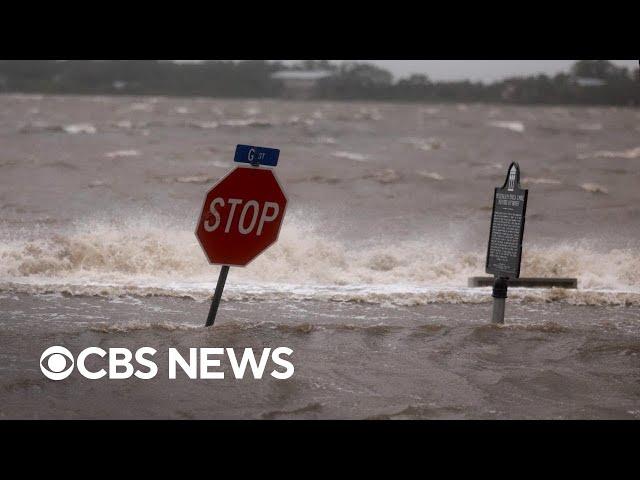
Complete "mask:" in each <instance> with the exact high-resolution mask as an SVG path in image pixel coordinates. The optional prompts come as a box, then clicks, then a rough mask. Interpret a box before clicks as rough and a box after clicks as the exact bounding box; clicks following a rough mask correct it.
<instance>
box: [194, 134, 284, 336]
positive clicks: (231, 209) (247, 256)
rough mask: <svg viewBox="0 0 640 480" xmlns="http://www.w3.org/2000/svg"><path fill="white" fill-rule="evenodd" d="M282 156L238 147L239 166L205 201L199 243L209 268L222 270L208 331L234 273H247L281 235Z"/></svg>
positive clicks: (208, 322) (208, 319)
mask: <svg viewBox="0 0 640 480" xmlns="http://www.w3.org/2000/svg"><path fill="white" fill-rule="evenodd" d="M279 153H280V151H279V150H277V149H272V148H263V147H253V146H250V145H238V146H237V148H236V155H235V158H234V161H236V162H239V163H248V164H250V166H246V167H245V166H238V167H236V168H234V169H233V170H231V171H230V172H229V173H227V174H226V175H225V176H224V177H222V178H221V179H220V180H219V181H218V182H217V183H216V184H215V185H214V186H213V187H212V188H211V190H209V192H208V193H207V195H206V196H205V200H204V204H203V206H202V211H201V213H200V217H199V219H198V225H197V227H196V237H197V238H198V241H199V242H200V245H201V246H202V249H203V250H204V253H205V255H206V256H207V259H208V260H209V263H211V264H213V265H222V269H221V270H220V276H219V277H218V284H217V285H216V291H215V293H214V295H213V300H212V301H211V308H210V309H209V315H208V317H207V322H206V326H211V325H213V322H214V321H215V318H216V313H217V311H218V306H219V304H220V298H221V297H222V291H223V289H224V284H225V282H226V279H227V274H228V273H229V267H231V266H234V267H244V266H246V265H248V264H249V263H250V262H251V261H252V260H253V259H254V258H256V257H257V256H258V255H260V254H261V253H262V252H264V251H265V250H266V249H267V248H269V247H270V246H271V245H273V244H274V243H275V242H276V241H277V239H278V234H279V232H280V226H281V225H282V219H283V218H284V213H285V209H286V206H287V198H286V196H285V194H284V192H283V191H282V188H281V187H280V184H279V183H278V180H277V178H276V176H275V175H274V173H273V170H271V169H268V168H261V165H270V166H276V165H277V162H278V156H279Z"/></svg>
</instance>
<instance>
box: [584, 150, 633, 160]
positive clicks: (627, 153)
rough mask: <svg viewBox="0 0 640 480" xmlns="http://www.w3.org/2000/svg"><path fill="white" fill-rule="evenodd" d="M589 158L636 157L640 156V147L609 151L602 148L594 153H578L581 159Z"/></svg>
mask: <svg viewBox="0 0 640 480" xmlns="http://www.w3.org/2000/svg"><path fill="white" fill-rule="evenodd" d="M587 158H624V159H629V160H632V159H636V158H640V147H635V148H629V149H627V150H620V151H609V150H600V151H597V152H593V153H581V154H579V155H578V159H579V160H584V159H587Z"/></svg>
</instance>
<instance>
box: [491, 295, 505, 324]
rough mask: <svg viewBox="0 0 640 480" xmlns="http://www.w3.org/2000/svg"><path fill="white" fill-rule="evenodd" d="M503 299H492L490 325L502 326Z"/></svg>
mask: <svg viewBox="0 0 640 480" xmlns="http://www.w3.org/2000/svg"><path fill="white" fill-rule="evenodd" d="M504 303H505V302H504V298H494V299H493V314H492V315H491V323H496V324H499V325H502V324H504Z"/></svg>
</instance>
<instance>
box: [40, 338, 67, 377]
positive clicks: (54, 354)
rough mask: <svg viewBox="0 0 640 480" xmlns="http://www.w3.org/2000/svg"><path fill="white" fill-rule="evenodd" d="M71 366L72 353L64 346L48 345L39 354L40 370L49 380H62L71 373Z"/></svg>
mask: <svg viewBox="0 0 640 480" xmlns="http://www.w3.org/2000/svg"><path fill="white" fill-rule="evenodd" d="M73 366H74V360H73V355H71V352H70V351H69V350H67V349H66V348H64V347H59V346H53V347H49V348H47V349H46V350H45V351H44V352H42V355H41V356H40V370H42V373H43V374H44V376H45V377H47V378H49V379H51V380H64V379H65V378H67V377H68V376H69V375H71V372H72V371H73Z"/></svg>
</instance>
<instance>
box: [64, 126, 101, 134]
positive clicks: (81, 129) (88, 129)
mask: <svg viewBox="0 0 640 480" xmlns="http://www.w3.org/2000/svg"><path fill="white" fill-rule="evenodd" d="M62 129H63V130H64V131H65V132H67V133H70V134H72V135H76V134H79V133H87V134H94V133H96V132H97V130H96V127H95V126H94V125H92V124H91V123H73V124H70V125H65V126H63V127H62Z"/></svg>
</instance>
